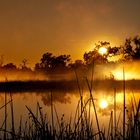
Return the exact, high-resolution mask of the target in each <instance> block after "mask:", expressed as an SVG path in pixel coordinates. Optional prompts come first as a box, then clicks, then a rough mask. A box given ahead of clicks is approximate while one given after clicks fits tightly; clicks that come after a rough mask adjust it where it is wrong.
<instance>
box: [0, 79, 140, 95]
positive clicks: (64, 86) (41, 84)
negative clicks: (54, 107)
mask: <svg viewBox="0 0 140 140" xmlns="http://www.w3.org/2000/svg"><path fill="white" fill-rule="evenodd" d="M139 83H140V80H134V79H133V80H126V81H125V85H126V90H129V91H139V90H140V87H139ZM80 84H81V85H82V87H83V88H84V89H85V90H87V86H86V85H85V80H83V81H80ZM93 84H94V89H95V90H96V91H98V90H104V91H111V90H113V85H114V86H115V87H116V89H117V91H118V92H119V91H122V86H123V80H113V79H105V80H94V81H93ZM52 89H53V90H54V91H55V90H56V91H57V90H58V91H65V90H66V91H74V90H77V81H76V80H57V81H55V80H36V81H35V80H29V81H28V80H27V81H5V82H0V92H11V93H12V92H14V93H15V92H37V91H40V92H41V91H42V92H43V91H44V92H45V91H50V90H52Z"/></svg>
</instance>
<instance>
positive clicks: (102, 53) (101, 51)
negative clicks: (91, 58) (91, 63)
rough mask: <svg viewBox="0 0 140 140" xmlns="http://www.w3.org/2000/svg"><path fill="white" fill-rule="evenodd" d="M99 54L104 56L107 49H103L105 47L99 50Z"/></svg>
mask: <svg viewBox="0 0 140 140" xmlns="http://www.w3.org/2000/svg"><path fill="white" fill-rule="evenodd" d="M99 53H100V54H101V55H104V54H106V53H107V48H105V47H101V48H99Z"/></svg>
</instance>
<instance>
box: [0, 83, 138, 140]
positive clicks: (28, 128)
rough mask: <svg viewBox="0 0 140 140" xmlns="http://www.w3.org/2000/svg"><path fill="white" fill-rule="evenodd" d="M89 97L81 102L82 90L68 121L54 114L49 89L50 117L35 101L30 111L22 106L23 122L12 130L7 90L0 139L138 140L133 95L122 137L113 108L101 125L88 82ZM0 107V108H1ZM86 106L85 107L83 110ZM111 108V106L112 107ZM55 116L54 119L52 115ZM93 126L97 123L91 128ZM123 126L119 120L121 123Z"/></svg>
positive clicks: (136, 113) (136, 115)
mask: <svg viewBox="0 0 140 140" xmlns="http://www.w3.org/2000/svg"><path fill="white" fill-rule="evenodd" d="M89 92H90V93H89V94H90V97H89V99H88V100H87V101H86V102H84V100H83V97H82V94H80V99H79V102H78V105H77V107H76V108H75V110H76V112H75V114H74V116H75V117H74V118H71V117H70V119H69V121H67V122H66V121H65V120H64V115H62V117H61V118H58V114H57V109H56V107H55V104H53V96H52V93H51V95H50V96H51V106H50V107H51V121H50V120H48V119H47V113H46V112H44V113H45V114H44V113H43V112H42V107H41V106H40V105H39V103H37V111H36V112H33V111H32V110H31V108H29V107H28V106H25V107H26V109H27V113H28V116H29V117H28V118H27V121H26V122H22V118H21V119H20V124H19V128H18V129H17V130H15V126H14V125H15V124H14V111H13V110H14V108H13V98H12V95H11V94H10V98H11V100H10V101H9V102H8V103H6V102H7V101H6V98H7V97H6V95H5V106H3V107H2V108H3V109H5V120H4V122H3V124H2V125H1V128H0V136H1V139H5V140H6V139H13V140H124V139H125V140H139V139H140V100H139V102H138V103H136V101H135V99H132V101H131V104H132V110H131V111H129V112H131V113H130V114H129V117H128V119H127V121H126V124H125V137H124V135H123V132H122V131H121V130H120V127H121V126H120V127H118V126H117V125H116V124H115V121H114V122H113V120H114V117H113V111H111V115H110V121H109V122H106V124H107V125H108V129H107V130H106V129H101V128H100V126H99V124H100V122H98V121H99V120H98V114H97V112H96V106H95V104H94V100H93V96H92V91H91V89H90V85H89ZM8 104H10V106H11V116H12V117H11V129H9V130H8V129H7V127H6V125H7V110H6V109H7V105H8ZM91 107H92V108H94V113H95V120H96V123H95V124H93V121H92V120H91V116H90V113H89V112H91V111H93V110H91ZM2 108H1V109H2ZM87 108H88V111H87ZM114 111H115V110H114ZM54 118H55V119H54ZM93 126H97V130H96V131H95V130H94V128H93ZM122 127H123V124H122Z"/></svg>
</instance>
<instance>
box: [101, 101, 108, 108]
mask: <svg viewBox="0 0 140 140" xmlns="http://www.w3.org/2000/svg"><path fill="white" fill-rule="evenodd" d="M107 106H108V102H107V101H106V100H105V99H102V100H101V101H100V108H101V109H105V108H107Z"/></svg>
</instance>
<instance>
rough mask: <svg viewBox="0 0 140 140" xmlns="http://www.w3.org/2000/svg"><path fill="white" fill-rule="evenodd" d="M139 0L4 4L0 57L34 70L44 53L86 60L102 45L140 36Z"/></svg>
mask: <svg viewBox="0 0 140 140" xmlns="http://www.w3.org/2000/svg"><path fill="white" fill-rule="evenodd" d="M139 9H140V0H133V1H132V0H0V55H4V62H5V63H8V62H14V63H16V64H20V63H21V61H22V60H23V59H24V58H26V59H28V60H29V62H28V63H29V65H30V66H33V65H34V64H35V63H36V62H38V61H39V60H40V58H41V55H42V54H43V53H44V52H47V51H49V52H52V53H53V54H71V57H72V59H78V58H79V59H82V55H83V53H84V52H85V51H89V50H90V49H92V46H93V45H94V44H95V43H97V42H98V41H103V40H106V41H110V42H111V43H112V44H113V45H114V44H116V43H117V44H121V42H122V41H123V40H124V39H125V38H126V37H129V36H134V35H139V34H140V18H139Z"/></svg>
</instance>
